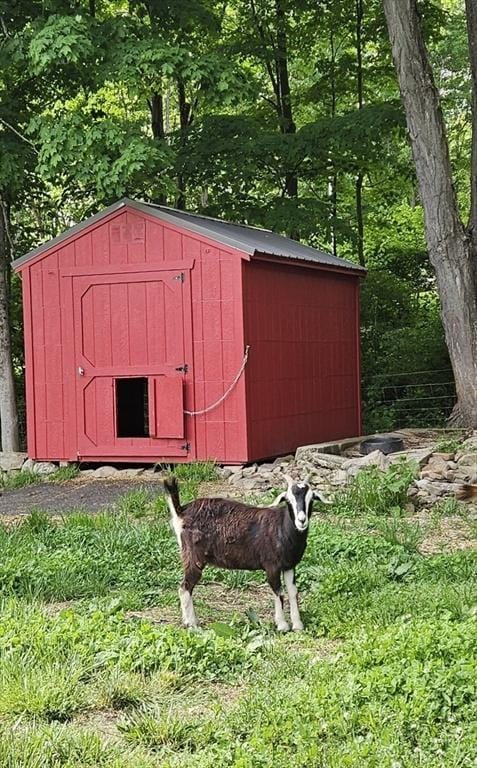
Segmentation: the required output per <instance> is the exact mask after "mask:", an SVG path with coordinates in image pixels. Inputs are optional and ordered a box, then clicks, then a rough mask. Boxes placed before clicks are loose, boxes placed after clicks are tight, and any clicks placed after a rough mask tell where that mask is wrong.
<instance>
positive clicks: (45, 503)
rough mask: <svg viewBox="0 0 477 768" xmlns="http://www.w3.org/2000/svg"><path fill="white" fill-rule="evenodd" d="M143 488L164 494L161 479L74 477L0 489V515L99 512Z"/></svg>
mask: <svg viewBox="0 0 477 768" xmlns="http://www.w3.org/2000/svg"><path fill="white" fill-rule="evenodd" d="M139 488H143V489H145V490H148V491H151V492H153V493H161V492H162V489H161V483H160V482H159V480H148V481H144V480H143V481H141V480H139V479H138V480H109V481H108V480H72V481H70V482H66V483H60V484H55V483H39V484H38V485H28V486H25V487H24V488H13V489H11V490H8V489H7V490H2V491H0V515H15V516H16V515H26V514H28V513H29V512H31V510H32V509H41V510H43V511H45V512H52V513H58V512H65V511H67V510H72V509H76V510H78V509H84V510H87V511H88V512H98V511H99V510H101V509H104V508H105V507H109V506H111V505H112V504H114V502H115V501H117V499H118V498H119V497H120V496H124V494H125V493H127V492H128V491H131V490H137V489H139Z"/></svg>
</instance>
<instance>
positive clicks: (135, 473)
mask: <svg viewBox="0 0 477 768" xmlns="http://www.w3.org/2000/svg"><path fill="white" fill-rule="evenodd" d="M143 474H144V468H143V467H138V468H137V469H121V470H120V475H121V479H122V478H124V479H125V480H128V479H129V478H133V477H140V476H141V475H143Z"/></svg>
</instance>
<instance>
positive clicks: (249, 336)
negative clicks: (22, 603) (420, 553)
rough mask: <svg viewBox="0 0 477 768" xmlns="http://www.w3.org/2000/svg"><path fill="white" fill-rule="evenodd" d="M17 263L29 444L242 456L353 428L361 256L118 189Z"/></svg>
mask: <svg viewBox="0 0 477 768" xmlns="http://www.w3.org/2000/svg"><path fill="white" fill-rule="evenodd" d="M14 266H15V269H16V270H18V271H19V272H20V274H21V278H22V283H23V305H24V321H25V361H26V362H25V365H26V400H27V437H28V454H29V456H30V457H31V458H33V459H40V460H42V459H43V460H50V461H51V460H71V461H77V460H81V461H91V462H96V461H97V462H99V461H101V462H104V461H108V462H109V461H116V462H121V461H124V462H133V461H136V462H139V461H141V462H155V461H170V462H176V461H192V460H197V459H216V460H217V461H220V462H225V463H234V462H235V463H238V462H240V463H242V462H247V461H252V460H257V459H262V458H267V457H272V456H276V455H280V454H284V453H288V452H289V451H293V450H294V449H295V448H296V447H297V446H298V445H300V444H307V443H313V442H318V441H323V440H329V439H338V438H343V437H349V436H351V435H357V434H359V433H360V426H361V425H360V372H359V278H360V276H362V274H363V270H362V269H360V267H358V266H357V265H355V264H352V263H350V262H347V261H343V260H341V259H337V258H335V257H334V256H331V255H330V254H327V253H323V252H321V251H317V250H315V249H313V248H309V247H307V246H305V245H301V244H300V243H297V242H295V241H293V240H289V239H288V238H285V237H281V236H279V235H276V234H274V233H272V232H269V231H265V230H263V229H256V228H254V227H248V226H242V225H237V224H231V223H228V222H224V221H220V220H217V219H211V218H207V217H204V216H198V215H195V214H190V213H186V212H184V211H178V210H175V209H171V208H166V207H162V206H156V205H152V204H149V203H148V204H146V203H140V202H136V201H133V200H128V199H123V200H120V201H119V202H117V203H115V204H114V205H112V206H110V207H109V208H107V209H106V210H104V211H101V212H100V213H98V214H96V215H95V216H92V217H91V218H90V219H87V220H86V221H84V222H82V223H81V224H78V225H77V226H75V227H73V228H72V229H69V230H68V231H66V232H65V233H63V234H62V235H60V236H59V237H56V238H55V239H54V240H51V241H50V242H48V243H45V244H44V245H42V246H40V247H39V248H37V249H36V250H34V251H32V252H31V253H28V254H27V255H26V256H23V257H22V258H20V259H17V261H16V262H15V265H14ZM247 347H249V355H248V360H246V361H245V360H244V353H245V350H246V348H247ZM242 368H243V370H242ZM237 377H238V378H237ZM234 382H235V383H234ZM229 390H230V391H229ZM224 395H225V398H224ZM222 398H223V399H222ZM217 401H220V402H219V403H218V404H217V405H215V403H217Z"/></svg>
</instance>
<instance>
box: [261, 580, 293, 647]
mask: <svg viewBox="0 0 477 768" xmlns="http://www.w3.org/2000/svg"><path fill="white" fill-rule="evenodd" d="M267 579H268V583H269V584H270V587H271V588H272V590H273V595H274V599H275V624H276V625H277V629H278V631H279V632H288V630H289V629H290V627H289V625H288V622H287V620H286V618H285V614H284V612H283V591H282V584H281V578H280V571H267Z"/></svg>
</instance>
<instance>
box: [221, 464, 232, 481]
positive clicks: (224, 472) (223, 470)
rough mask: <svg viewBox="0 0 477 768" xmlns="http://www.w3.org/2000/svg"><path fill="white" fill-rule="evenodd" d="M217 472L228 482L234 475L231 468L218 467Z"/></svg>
mask: <svg viewBox="0 0 477 768" xmlns="http://www.w3.org/2000/svg"><path fill="white" fill-rule="evenodd" d="M217 472H218V475H219V477H220V478H221V479H222V480H228V479H229V477H231V475H232V471H231V470H230V468H229V467H218V468H217Z"/></svg>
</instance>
